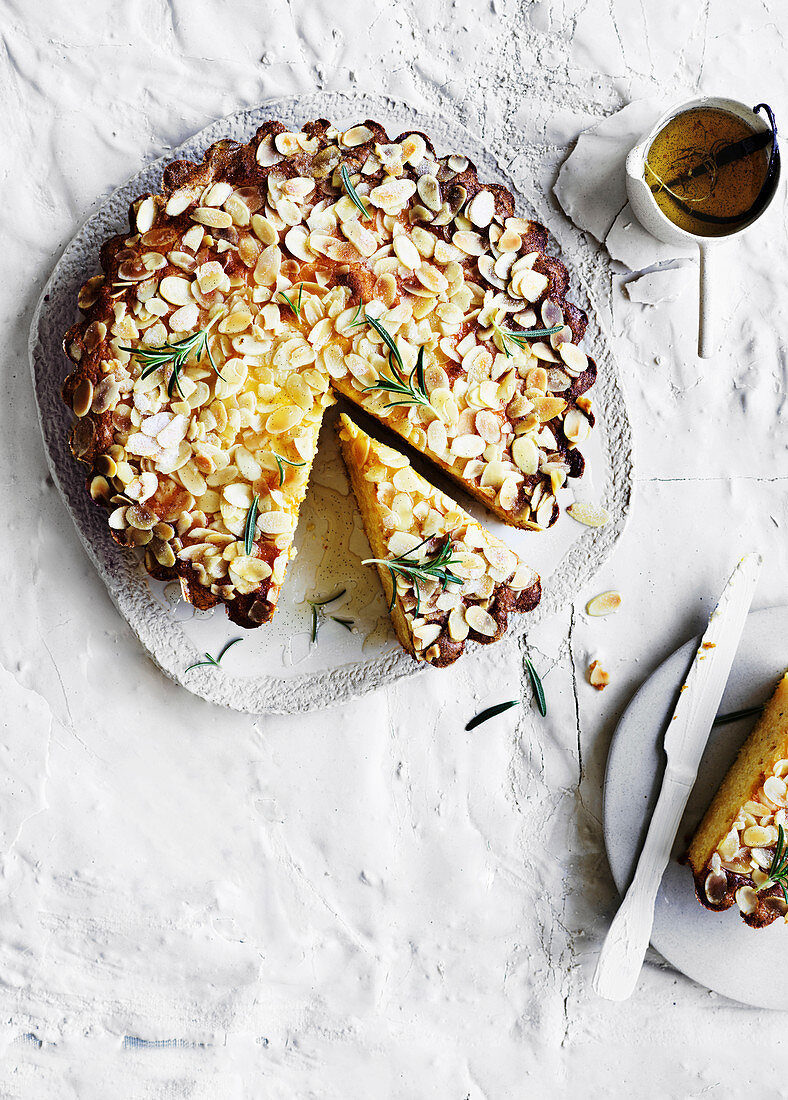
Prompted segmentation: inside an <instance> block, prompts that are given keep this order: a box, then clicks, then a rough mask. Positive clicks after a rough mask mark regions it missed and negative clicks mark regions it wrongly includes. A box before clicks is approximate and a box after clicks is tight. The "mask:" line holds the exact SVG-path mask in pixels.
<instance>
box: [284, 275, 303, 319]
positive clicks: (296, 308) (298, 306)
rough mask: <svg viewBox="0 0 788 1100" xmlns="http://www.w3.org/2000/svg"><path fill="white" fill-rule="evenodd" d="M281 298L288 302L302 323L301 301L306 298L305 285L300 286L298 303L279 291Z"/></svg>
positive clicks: (300, 284)
mask: <svg viewBox="0 0 788 1100" xmlns="http://www.w3.org/2000/svg"><path fill="white" fill-rule="evenodd" d="M279 296H280V298H284V300H285V301H286V302H287V304H288V305H289V306H290V308H291V309H292V311H293V313H295V315H296V317H297V318H298V320H299V321H300V320H301V299H302V298H303V296H304V284H303V283H299V284H298V301H297V302H293V301H291V299H290V298H289V297H288V296H287V294H285V292H284V291H283V290H280V291H279Z"/></svg>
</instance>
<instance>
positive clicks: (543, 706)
mask: <svg viewBox="0 0 788 1100" xmlns="http://www.w3.org/2000/svg"><path fill="white" fill-rule="evenodd" d="M525 667H526V668H527V669H528V675H529V676H530V678H531V687H532V688H533V689H534V696H535V697H536V705H537V707H538V708H539V713H540V714H541V716H542V717H543V718H546V717H547V701H546V700H545V696H544V688H543V687H542V681H541V680H540V679H539V673H538V672H537V671H536V669H535V668H534V666H533V664H532V662H531V658H530V657H526V658H525Z"/></svg>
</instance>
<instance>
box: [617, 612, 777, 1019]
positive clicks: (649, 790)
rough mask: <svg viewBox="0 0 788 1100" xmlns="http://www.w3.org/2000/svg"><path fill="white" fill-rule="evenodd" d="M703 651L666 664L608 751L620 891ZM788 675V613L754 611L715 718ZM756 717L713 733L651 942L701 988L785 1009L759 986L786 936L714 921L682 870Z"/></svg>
mask: <svg viewBox="0 0 788 1100" xmlns="http://www.w3.org/2000/svg"><path fill="white" fill-rule="evenodd" d="M699 644H700V636H699V637H697V638H694V639H693V640H692V641H690V642H687V644H686V645H683V646H682V647H681V648H680V649H677V650H676V652H675V653H673V654H672V656H670V657H668V659H667V660H666V661H664V662H663V663H662V664H661V665H660V666H659V668H658V669H657V670H656V671H655V672H654V673H653V674H652V675H651V676H650V677H649V679H648V680H647V681H646V682H645V684H643V686H642V687H641V688H640V690H639V691H638V693H637V695H635V697H634V699H633V700H632V702H631V703H630V704H629V706H628V707H627V709H626V710H625V711H624V713H623V715H622V717H621V720H620V722H619V724H618V728H617V729H616V732H615V735H614V737H613V743H612V745H611V746H610V754H609V756H608V761H607V773H606V775H605V810H604V821H605V826H604V827H605V844H606V847H607V854H608V859H609V861H610V869H611V870H612V872H613V878H614V879H615V882H616V886H617V887H618V889H619V890H620V891H621V892H622V893H623V892H624V890H625V889H626V888H627V886H628V885H629V883H630V881H631V879H632V875H633V874H634V870H635V863H636V861H637V857H638V855H639V854H640V850H641V848H642V846H643V841H644V839H645V834H646V829H647V827H648V822H649V821H650V820H651V814H652V812H653V809H654V805H655V803H656V800H657V795H658V794H659V788H660V785H661V782H662V774H663V771H664V768H665V758H664V753H663V749H662V743H663V737H664V733H665V728H666V726H667V724H668V722H669V721H670V719H671V717H672V715H673V710H674V708H675V706H676V701H677V698H678V692H679V690H680V688H681V685H682V684H683V683H684V679H685V677H686V675H687V672H688V671H689V667H690V665H691V663H692V659H693V657H694V655H695V653H696V651H697V648H698V646H699ZM787 667H788V607H770V608H766V609H765V610H763V611H753V612H752V613H751V614H750V616H749V617H748V619H747V623H746V625H745V627H744V633H743V635H742V640H741V643H740V644H739V650H738V653H737V654H736V660H735V661H734V664H733V668H732V669H731V674H730V676H729V678H728V684H727V686H726V688H725V694H724V696H723V698H722V703H721V705H720V713H722V714H727V713H729V712H731V711H735V710H742V709H743V708H745V707H751V706H754V705H756V704H758V703H762V702H764V701H765V699H766V698H767V697H768V696H769V694H770V693H771V691H772V690H773V688H774V686H775V683H776V680H777V678H778V676H779V675H780V674H781V673H782V671H783V670H784V669H785V668H787ZM754 723H755V719H754V718H750V719H747V720H743V721H740V722H735V723H731V724H730V725H726V726H715V727H714V728H713V729H712V731H711V734H710V736H709V742H708V745H707V746H706V751H705V752H704V754H703V759H702V760H701V764H700V769H699V771H698V779H697V782H696V783H695V787H694V788H693V791H692V794H691V795H690V799H689V802H688V803H687V809H686V811H685V814H684V817H683V819H682V822H681V825H680V826H679V831H678V834H677V836H676V843H675V845H674V848H673V853H672V855H671V860H670V863H669V864H668V868H667V870H666V871H665V876H664V878H663V880H662V885H661V887H660V890H659V893H658V894H657V904H656V910H655V915H654V929H653V932H652V935H651V944H652V946H653V947H655V948H656V949H657V951H659V953H660V954H661V955H663V956H664V957H665V959H667V961H668V962H669V963H671V964H672V965H673V966H675V967H676V969H677V970H681V971H682V972H683V973H684V974H686V975H687V976H688V977H690V978H693V979H694V980H695V981H696V982H700V984H701V985H705V986H708V988H709V989H713V990H714V991H715V992H716V993H722V994H723V995H724V996H726V997H730V998H731V999H732V1000H734V1001H741V1002H743V1003H744V1004H749V1005H755V1006H756V1007H758V1008H777V1009H788V987H786V986H785V985H784V984H783V982H782V981H780V980H778V981H771V982H768V981H766V979H767V977H768V975H770V974H773V973H774V972H775V965H776V963H777V962H778V961H779V959H780V958H781V956H782V954H783V953H784V952H785V950H786V947H788V928H786V926H785V924H784V923H783V922H782V921H775V922H774V924H772V925H770V926H769V927H768V928H763V929H753V928H749V927H748V926H747V925H746V924H745V923H744V921H743V920H742V919H741V917H740V916H739V911H738V909H737V908H736V907H735V906H733V907H732V908H731V909H728V910H727V911H726V912H725V913H711V912H709V911H708V910H707V909H704V908H703V907H702V906H701V905H700V903H699V902H698V900H697V898H696V897H695V888H694V884H693V881H692V873H691V871H690V869H689V867H688V866H686V865H684V864H681V863H679V862H678V861H679V859H680V858H681V856H682V854H683V853H684V852H685V851H686V849H687V846H688V844H689V841H690V840H691V838H692V834H693V833H694V831H695V828H696V826H697V824H698V822H699V821H700V819H701V817H702V816H703V814H704V813H705V811H706V808H707V806H708V805H709V803H710V802H711V799H712V798H713V797H714V794H715V792H716V790H717V788H718V787H719V785H720V783H721V782H722V779H723V776H724V775H725V773H726V771H727V770H728V768H729V767H730V765H731V763H732V762H733V760H734V758H735V756H736V753H737V752H738V750H739V749H740V747H741V745H742V744H743V743H744V741H745V740H746V738H747V736H748V735H749V733H750V730H751V729H752V727H753V725H754Z"/></svg>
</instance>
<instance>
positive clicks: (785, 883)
mask: <svg viewBox="0 0 788 1100" xmlns="http://www.w3.org/2000/svg"><path fill="white" fill-rule="evenodd" d="M767 873H768V875H769V880H770V882H773V883H776V884H777V885H778V886H779V887H780V889H781V890H782V892H783V897H784V898H785V900H786V902H788V855H786V851H785V830H784V829H783V827H782V825H778V826H777V847H776V848H775V849H774V855H773V856H772V862H771V864H770V865H769V870H768V872H767ZM764 885H765V884H764Z"/></svg>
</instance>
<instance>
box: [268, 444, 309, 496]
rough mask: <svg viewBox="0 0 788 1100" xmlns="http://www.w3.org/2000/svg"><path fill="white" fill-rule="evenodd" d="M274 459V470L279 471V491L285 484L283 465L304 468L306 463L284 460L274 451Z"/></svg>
mask: <svg viewBox="0 0 788 1100" xmlns="http://www.w3.org/2000/svg"><path fill="white" fill-rule="evenodd" d="M273 455H274V458H275V459H276V468H277V469H278V470H279V488H280V489H281V488H282V486H283V485H284V483H285V468H284V465H283V463H286V464H287V465H288V466H306V462H294V461H293V460H292V459H291V458H285V457H284V456H283V455H278V454H277V453H276V451H274V452H273Z"/></svg>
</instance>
